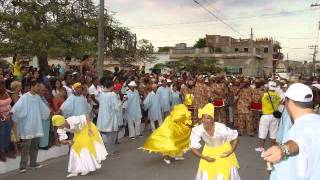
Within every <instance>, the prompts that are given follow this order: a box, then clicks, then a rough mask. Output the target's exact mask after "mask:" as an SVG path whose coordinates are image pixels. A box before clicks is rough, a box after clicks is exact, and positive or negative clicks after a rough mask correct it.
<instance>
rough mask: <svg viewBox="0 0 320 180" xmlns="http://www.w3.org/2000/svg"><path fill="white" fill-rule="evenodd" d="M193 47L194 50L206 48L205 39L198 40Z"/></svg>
mask: <svg viewBox="0 0 320 180" xmlns="http://www.w3.org/2000/svg"><path fill="white" fill-rule="evenodd" d="M193 47H195V48H204V47H207V41H206V39H205V38H200V39H199V40H198V41H197V42H196V44H195V45H194V46H193Z"/></svg>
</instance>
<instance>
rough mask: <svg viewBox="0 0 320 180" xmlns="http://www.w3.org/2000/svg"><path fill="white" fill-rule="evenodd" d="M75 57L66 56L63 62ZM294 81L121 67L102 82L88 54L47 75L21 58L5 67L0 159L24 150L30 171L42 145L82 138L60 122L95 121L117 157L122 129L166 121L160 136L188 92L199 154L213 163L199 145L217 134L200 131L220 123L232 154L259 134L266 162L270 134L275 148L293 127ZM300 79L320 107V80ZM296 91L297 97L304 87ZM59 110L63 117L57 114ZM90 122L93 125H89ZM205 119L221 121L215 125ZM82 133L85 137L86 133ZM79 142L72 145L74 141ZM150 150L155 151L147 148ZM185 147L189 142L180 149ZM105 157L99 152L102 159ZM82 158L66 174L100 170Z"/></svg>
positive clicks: (139, 133) (135, 130)
mask: <svg viewBox="0 0 320 180" xmlns="http://www.w3.org/2000/svg"><path fill="white" fill-rule="evenodd" d="M70 59H71V58H70V57H67V58H66V61H67V62H68V61H70ZM293 83H296V82H290V81H288V80H286V79H281V78H280V77H277V76H272V77H245V76H242V75H212V74H197V73H193V72H186V71H182V72H175V71H169V72H168V73H163V74H158V73H145V72H144V70H139V69H130V70H119V68H115V71H114V72H113V73H106V74H105V75H104V77H103V78H101V79H99V78H98V77H96V76H95V69H94V65H93V61H92V59H91V58H90V57H89V56H84V57H83V59H82V63H81V65H80V67H78V68H70V67H68V65H67V67H62V66H60V65H58V66H52V67H51V68H50V71H48V72H43V71H41V70H39V69H38V68H35V67H30V66H27V65H23V61H22V60H21V57H20V56H19V55H16V56H15V57H14V64H13V66H12V68H9V69H3V68H2V69H0V115H1V116H0V118H1V121H0V140H1V141H0V160H1V161H6V159H7V158H15V157H16V156H18V155H21V163H20V172H25V171H26V169H27V167H28V159H29V158H30V166H31V167H35V168H40V167H41V165H40V164H38V163H37V162H36V159H37V153H38V148H40V149H48V148H50V147H51V146H54V145H59V144H60V143H61V142H64V141H65V142H67V139H70V137H66V136H67V134H68V135H70V134H71V137H72V136H75V137H74V138H76V137H77V135H73V133H70V132H69V131H67V132H65V131H63V132H62V131H61V129H60V130H59V127H62V126H63V127H64V128H67V129H72V130H73V129H78V130H79V129H81V130H82V129H83V128H84V127H86V125H88V126H90V127H91V128H89V130H86V132H87V131H89V133H90V134H91V133H93V134H95V135H94V136H95V137H96V142H99V143H101V142H100V139H99V138H100V134H101V139H102V140H103V142H104V144H105V147H106V150H107V151H106V152H108V155H119V154H120V152H119V151H117V150H116V144H117V143H118V142H119V139H118V137H119V133H121V132H123V133H124V134H127V135H128V136H129V138H131V139H132V140H135V138H137V137H143V136H144V135H147V134H148V133H147V131H149V129H151V131H153V132H154V133H157V129H160V128H159V127H161V125H162V124H163V127H162V129H161V131H162V132H160V133H163V132H165V131H166V129H167V128H170V127H171V128H172V126H170V127H169V126H168V123H166V121H169V120H166V117H171V118H174V115H175V114H179V112H181V111H180V110H179V109H176V110H175V107H177V105H179V104H182V103H183V102H185V101H186V97H188V96H190V95H191V96H192V101H193V102H192V104H188V105H187V106H186V107H187V108H185V107H183V108H182V109H187V110H186V111H189V112H190V120H191V123H189V124H188V126H189V130H188V133H187V134H184V136H185V135H188V137H187V139H190V136H191V142H189V141H188V143H187V146H188V147H189V144H191V145H190V147H191V149H192V151H193V152H194V153H195V155H197V156H198V157H200V158H202V159H204V160H205V161H207V162H210V161H212V159H210V158H208V157H207V156H206V157H204V156H202V155H201V153H200V152H198V150H197V149H199V148H200V147H201V145H200V144H199V143H200V138H203V139H204V141H205V142H206V144H208V145H206V146H205V148H207V149H210V143H212V141H213V140H210V138H213V135H212V134H211V136H210V134H209V135H208V134H207V135H206V136H205V137H204V135H203V132H208V131H206V130H207V129H208V128H209V129H210V128H212V126H215V127H216V128H218V129H217V130H216V131H221V133H222V134H223V133H226V134H228V135H227V136H228V137H227V138H224V140H223V141H235V143H232V144H231V145H232V146H230V147H232V149H233V152H234V150H235V148H236V145H237V143H238V142H237V141H236V140H237V137H238V136H244V135H248V136H251V137H255V135H256V134H258V138H259V140H260V143H259V144H258V145H257V148H256V149H255V150H256V151H258V152H265V153H267V154H266V155H265V158H266V160H269V161H270V162H273V161H272V160H270V159H268V155H270V154H272V152H270V150H269V149H268V150H267V148H268V147H267V146H266V143H265V141H266V138H267V135H269V137H270V139H271V144H272V145H276V144H277V142H278V143H280V144H281V143H283V140H284V139H286V138H285V137H286V132H287V131H289V129H290V128H291V127H292V124H293V123H292V121H291V120H290V119H291V118H292V112H291V111H290V110H288V109H287V108H285V103H286V102H287V101H288V98H292V97H289V96H288V95H287V94H286V93H285V92H286V91H287V89H288V87H289V86H290V84H293ZM301 83H304V84H306V85H308V86H309V87H310V88H311V89H312V94H313V95H312V97H309V98H311V100H310V101H308V102H310V104H311V105H310V106H308V108H311V109H313V110H314V111H315V112H318V110H317V109H318V108H319V103H320V96H319V92H320V84H318V82H317V81H316V80H315V81H313V80H310V79H308V80H301ZM297 94H298V95H299V92H297ZM208 103H209V104H211V105H212V106H211V105H208ZM180 108H181V107H180ZM182 111H183V112H184V110H182ZM210 111H213V112H210ZM180 114H181V113H180ZM56 115H62V116H63V117H59V118H57V116H56ZM52 117H55V118H52ZM64 118H65V120H64ZM293 118H294V117H293ZM53 119H55V122H53ZM61 119H63V120H61ZM89 121H90V122H91V121H92V122H93V123H92V126H91V123H90V122H89ZM208 122H218V123H219V124H216V125H212V124H211V125H210V123H208ZM142 124H143V125H142ZM199 124H203V127H202V126H201V127H200V128H197V129H195V130H192V132H191V128H192V127H197V126H198V125H199ZM80 127H81V128H80ZM95 127H96V128H97V129H98V131H99V132H98V134H97V132H92V129H93V130H95ZM149 127H150V128H149ZM165 127H167V128H165ZM219 127H220V128H219ZM141 128H144V129H141ZM226 128H227V129H226ZM230 128H231V129H235V130H237V131H234V130H231V129H230ZM68 132H69V133H68ZM71 132H72V131H71ZM81 132H82V131H81ZM126 132H127V133H126ZM213 132H214V131H213ZM213 132H211V133H213ZM77 133H79V132H77ZM75 134H76V133H75ZM79 134H80V135H79V136H83V133H79ZM151 136H152V135H151ZM155 136H156V135H155ZM168 138H169V137H168ZM184 139H185V138H184ZM162 140H163V139H162ZM286 140H288V139H286ZM74 141H75V142H76V141H77V140H75V139H74ZM74 141H72V140H71V141H68V142H67V143H71V144H73V143H75V142H74ZM147 141H150V140H147ZM151 141H152V139H151ZM168 141H169V140H168ZM164 142H166V139H164ZM90 143H94V142H89V140H88V142H87V144H90ZM99 143H98V144H99ZM149 143H150V142H149ZM75 144H77V143H75ZM80 144H81V143H80ZM151 144H152V143H151ZM173 144H174V143H173ZM220 145H223V143H222V144H221V143H220ZM74 146H75V147H74ZM79 146H80V145H74V144H73V147H74V152H75V153H81V147H82V146H81V147H79ZM86 147H87V148H88V149H89V151H90V153H91V154H96V153H95V152H93V151H91V150H92V149H95V148H94V147H93V145H92V146H91V145H90V146H89V145H86ZM95 147H96V145H95ZM281 147H282V148H284V147H286V146H284V145H283V146H281ZM77 148H78V149H77ZM79 148H80V149H79ZM99 149H102V150H100V152H101V153H100V154H102V155H101V156H104V155H106V152H104V151H103V148H101V147H100V148H99ZM145 149H147V150H150V149H148V147H147V146H145ZM187 149H188V148H185V146H184V148H183V152H184V151H186V150H187ZM266 150H267V151H266ZM150 151H152V150H150ZM154 151H155V152H157V151H156V150H154ZM288 151H289V150H288ZM159 152H161V151H159ZM233 152H232V153H230V154H228V156H230V155H232V156H234V157H233V160H232V167H231V165H230V168H234V167H236V168H239V165H238V162H237V160H236V157H235V155H234V154H233ZM161 153H162V154H163V155H164V156H165V158H164V160H165V162H166V163H167V164H170V163H171V162H170V157H168V156H174V155H178V156H179V157H180V158H181V156H182V154H181V153H173V154H174V155H173V154H172V153H170V152H168V153H163V152H161ZM268 153H269V154H268ZM98 154H99V153H98ZM209 154H210V153H209ZM89 156H90V155H89ZM103 159H104V158H103V157H99V163H100V161H101V160H103ZM80 161H81V160H77V159H75V158H73V159H72V158H71V156H70V160H69V167H70V166H71V168H69V172H70V176H69V177H72V176H76V175H77V174H78V173H82V174H83V175H86V174H87V173H88V172H89V171H93V170H94V169H96V168H99V167H100V166H99V165H96V166H95V167H93V168H91V169H90V168H89V170H87V171H88V172H83V170H79V169H81V168H79V167H78V166H77V167H75V168H72V167H74V166H72V165H70V163H71V164H72V163H79V162H80ZM99 163H98V161H97V162H95V164H99ZM220 163H223V161H221V162H220ZM201 164H202V165H203V167H205V166H207V165H205V162H201V163H200V166H199V170H200V169H201V166H202V165H201ZM82 168H85V167H82ZM271 168H272V167H271ZM207 169H208V168H207ZM209 169H210V168H209ZM211 170H212V168H211ZM270 170H271V169H270ZM200 174H201V173H200ZM216 174H217V173H216ZM216 174H214V175H216ZM209 175H210V177H211V176H212V174H209ZM200 176H201V177H202V179H205V178H203V177H204V176H202V175H198V176H197V177H198V179H201V178H200ZM229 176H230V174H229V175H225V174H224V177H229ZM236 177H238V176H236ZM235 179H236V178H235Z"/></svg>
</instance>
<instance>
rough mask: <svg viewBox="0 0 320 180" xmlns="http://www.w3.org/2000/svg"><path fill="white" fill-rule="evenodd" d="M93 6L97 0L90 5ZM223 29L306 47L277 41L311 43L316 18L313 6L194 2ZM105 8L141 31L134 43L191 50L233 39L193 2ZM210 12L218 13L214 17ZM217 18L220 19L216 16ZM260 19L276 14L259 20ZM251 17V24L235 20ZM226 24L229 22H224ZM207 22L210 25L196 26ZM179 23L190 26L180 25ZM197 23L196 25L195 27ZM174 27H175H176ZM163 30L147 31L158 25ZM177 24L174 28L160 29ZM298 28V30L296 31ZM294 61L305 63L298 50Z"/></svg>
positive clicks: (291, 0) (129, 0) (147, 1)
mask: <svg viewBox="0 0 320 180" xmlns="http://www.w3.org/2000/svg"><path fill="white" fill-rule="evenodd" d="M95 1H96V3H97V4H98V1H99V0H95ZM197 1H198V2H199V3H201V4H203V5H204V6H206V7H207V8H208V9H210V10H211V11H212V12H214V13H215V14H216V15H218V16H219V17H222V19H225V20H226V19H229V20H226V22H228V23H229V24H233V23H235V24H237V25H238V26H236V29H237V30H238V31H240V32H241V33H242V34H245V35H248V34H249V31H250V28H251V27H253V28H254V30H255V34H256V37H258V38H260V37H274V38H275V39H279V40H281V43H282V44H283V45H284V46H289V47H301V46H302V47H307V46H308V45H309V44H310V43H312V42H310V41H306V40H298V39H295V40H292V39H291V40H288V39H287V38H283V37H313V36H314V34H311V33H310V32H313V31H315V30H313V29H310V24H315V25H314V26H315V29H316V28H317V26H318V24H317V21H318V19H317V17H318V12H317V11H313V12H314V15H313V16H311V17H312V18H311V17H310V13H309V12H308V11H299V10H301V9H308V8H309V7H310V4H311V3H312V2H313V1H314V0H197ZM105 2H106V6H107V7H108V8H109V9H110V10H112V11H116V12H117V14H116V15H115V17H116V19H118V20H119V21H120V22H121V23H122V24H123V25H124V26H130V27H132V26H135V27H136V26H143V27H142V28H132V31H133V32H134V33H137V36H138V38H139V39H142V38H146V39H149V40H151V41H152V42H153V44H154V45H155V46H164V45H171V46H172V45H174V44H175V43H179V42H180V41H182V42H187V43H188V44H193V43H194V42H195V41H196V39H198V38H201V37H204V36H205V34H221V35H230V36H233V37H235V38H237V37H238V35H237V34H236V33H235V32H233V31H232V30H230V29H229V28H228V27H226V26H225V25H224V24H222V23H221V22H217V21H216V19H215V18H214V17H213V16H212V15H210V14H209V13H208V12H206V11H205V10H204V9H202V8H201V7H199V6H198V5H196V4H195V3H194V2H193V0H135V1H134V0H112V1H105ZM216 9H217V10H218V11H216ZM219 12H220V13H219ZM265 14H276V15H273V16H264V15H265ZM239 17H252V18H239ZM230 19H231V21H230ZM209 20H212V21H213V22H205V23H199V22H203V21H209ZM185 22H187V23H188V22H195V23H190V24H181V23H185ZM196 22H198V23H196ZM179 23H180V24H179ZM161 24H164V25H163V26H156V27H154V26H151V25H161ZM166 24H177V25H166ZM297 24H299V26H297ZM290 53H292V54H294V56H296V57H299V58H300V57H306V58H307V57H308V54H307V53H306V54H305V52H304V51H302V50H296V51H294V50H290Z"/></svg>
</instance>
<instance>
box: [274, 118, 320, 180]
mask: <svg viewBox="0 0 320 180" xmlns="http://www.w3.org/2000/svg"><path fill="white" fill-rule="evenodd" d="M319 130H320V116H319V115H316V114H307V115H304V116H302V117H299V118H298V119H296V120H295V123H294V124H293V126H292V127H291V128H290V130H289V131H288V133H287V134H286V135H285V137H284V139H283V143H284V142H287V141H289V140H292V141H294V142H296V143H297V144H298V146H299V154H298V155H296V156H291V157H289V159H287V160H285V161H281V162H280V163H278V164H275V165H274V170H273V171H272V173H271V177H270V180H283V179H294V180H319V178H320V131H319Z"/></svg>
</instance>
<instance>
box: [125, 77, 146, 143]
mask: <svg viewBox="0 0 320 180" xmlns="http://www.w3.org/2000/svg"><path fill="white" fill-rule="evenodd" d="M128 87H129V90H128V91H127V94H126V96H125V97H126V99H127V101H126V102H125V103H124V108H125V117H126V119H127V120H128V128H129V136H130V138H131V139H132V140H135V137H136V136H139V137H143V136H142V134H141V130H140V126H141V117H142V114H141V107H140V104H141V99H140V95H139V92H138V90H137V84H136V83H135V81H131V82H130V83H129V84H128Z"/></svg>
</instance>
